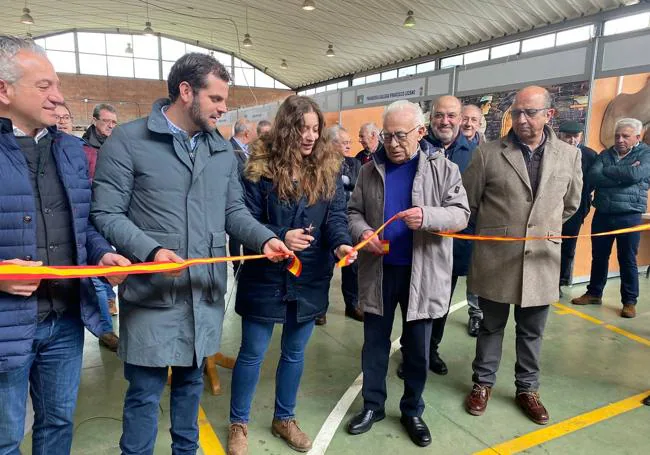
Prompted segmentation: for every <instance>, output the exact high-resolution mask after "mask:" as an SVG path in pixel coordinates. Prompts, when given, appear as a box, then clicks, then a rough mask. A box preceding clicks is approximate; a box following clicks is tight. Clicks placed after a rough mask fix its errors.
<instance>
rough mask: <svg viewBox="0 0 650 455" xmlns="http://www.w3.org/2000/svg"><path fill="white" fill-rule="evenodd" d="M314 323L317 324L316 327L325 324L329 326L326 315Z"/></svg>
mask: <svg viewBox="0 0 650 455" xmlns="http://www.w3.org/2000/svg"><path fill="white" fill-rule="evenodd" d="M314 323H315V324H316V325H325V324H327V315H326V314H324V315H322V316H321V317H319V318H316V319H315V320H314Z"/></svg>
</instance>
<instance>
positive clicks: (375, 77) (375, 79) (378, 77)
mask: <svg viewBox="0 0 650 455" xmlns="http://www.w3.org/2000/svg"><path fill="white" fill-rule="evenodd" d="M380 80H381V74H379V73H376V74H370V75H368V76H366V84H371V83H373V82H379V81H380Z"/></svg>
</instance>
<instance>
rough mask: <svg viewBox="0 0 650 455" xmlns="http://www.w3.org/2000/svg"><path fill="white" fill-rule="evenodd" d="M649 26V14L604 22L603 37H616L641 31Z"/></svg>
mask: <svg viewBox="0 0 650 455" xmlns="http://www.w3.org/2000/svg"><path fill="white" fill-rule="evenodd" d="M648 26H650V12H648V13H641V14H635V15H633V16H626V17H621V18H619V19H612V20H611V21H607V22H605V28H604V30H603V35H605V36H608V35H617V34H619V33H626V32H631V31H634V30H642V29H644V28H646V27H648Z"/></svg>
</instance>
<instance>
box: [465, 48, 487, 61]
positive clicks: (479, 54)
mask: <svg viewBox="0 0 650 455" xmlns="http://www.w3.org/2000/svg"><path fill="white" fill-rule="evenodd" d="M489 58H490V49H481V50H480V51H474V52H468V53H466V54H465V62H464V64H465V65H471V64H472V63H476V62H484V61H485V60H488V59H489Z"/></svg>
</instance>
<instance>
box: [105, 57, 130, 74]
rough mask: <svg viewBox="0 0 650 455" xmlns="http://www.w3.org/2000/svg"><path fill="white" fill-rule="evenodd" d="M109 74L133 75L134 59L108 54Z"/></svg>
mask: <svg viewBox="0 0 650 455" xmlns="http://www.w3.org/2000/svg"><path fill="white" fill-rule="evenodd" d="M108 75H109V76H115V77H133V59H132V58H128V57H113V56H108Z"/></svg>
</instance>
